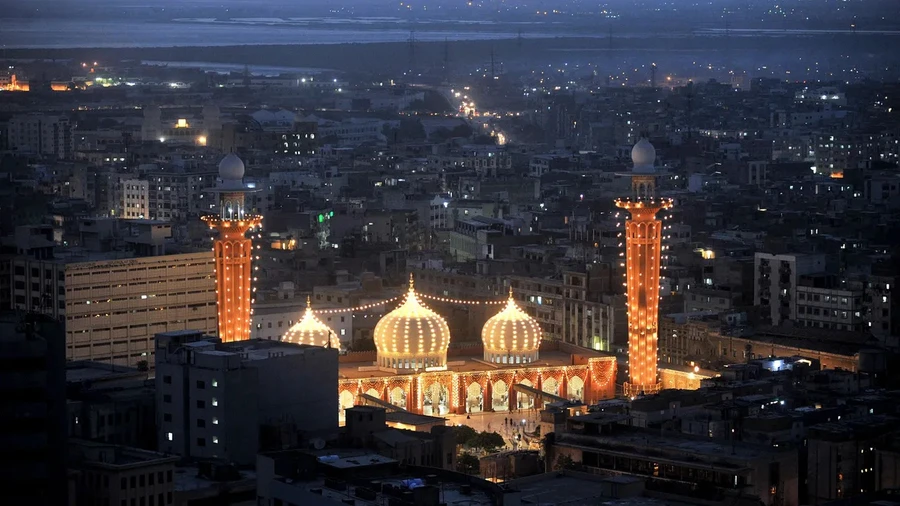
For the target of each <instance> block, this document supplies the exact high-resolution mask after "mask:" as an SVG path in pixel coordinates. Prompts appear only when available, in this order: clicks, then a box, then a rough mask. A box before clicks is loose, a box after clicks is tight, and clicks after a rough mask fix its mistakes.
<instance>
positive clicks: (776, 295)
mask: <svg viewBox="0 0 900 506" xmlns="http://www.w3.org/2000/svg"><path fill="white" fill-rule="evenodd" d="M824 270H825V255H823V254H814V255H807V254H794V253H788V254H783V255H779V254H773V253H762V252H757V253H756V255H755V256H754V280H755V282H754V285H753V305H755V306H761V307H762V308H763V310H764V311H765V312H764V313H763V314H764V315H765V314H766V313H768V316H769V318H770V320H771V323H772V325H779V324H780V323H781V322H783V321H786V320H791V321H796V320H797V286H798V281H799V279H800V276H805V275H809V274H818V273H820V272H824Z"/></svg>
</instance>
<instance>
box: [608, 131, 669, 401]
mask: <svg viewBox="0 0 900 506" xmlns="http://www.w3.org/2000/svg"><path fill="white" fill-rule="evenodd" d="M631 160H632V162H633V163H634V168H633V169H632V172H631V173H629V174H627V176H629V177H631V188H632V193H633V195H632V197H631V198H628V199H619V200H616V206H617V207H621V208H622V209H625V210H627V211H628V212H629V213H630V214H631V218H630V219H628V220H627V221H626V223H625V256H626V266H627V272H626V276H627V285H626V286H627V289H628V297H627V300H628V307H627V311H628V382H626V383H625V395H626V396H628V397H634V396H636V395H641V394H650V393H654V392H657V391H658V390H659V381H658V375H657V360H658V342H657V339H658V336H657V328H658V323H659V265H660V253H661V249H662V247H661V240H662V235H663V234H662V232H663V224H662V221H660V220H659V219H658V218H657V217H656V214H657V213H658V212H659V211H661V210H663V209H669V208H670V207H672V199H662V198H658V197H656V178H657V177H658V176H659V172H657V171H656V169H655V167H654V165H653V164H654V162H655V161H656V149H654V148H653V145H652V144H650V142H649V141H648V140H647V139H645V138H641V140H640V141H638V143H637V144H635V145H634V148H632V150H631Z"/></svg>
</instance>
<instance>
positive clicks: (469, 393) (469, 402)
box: [466, 381, 484, 413]
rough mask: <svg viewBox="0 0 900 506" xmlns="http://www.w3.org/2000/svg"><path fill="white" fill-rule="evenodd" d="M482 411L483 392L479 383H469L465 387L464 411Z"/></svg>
mask: <svg viewBox="0 0 900 506" xmlns="http://www.w3.org/2000/svg"><path fill="white" fill-rule="evenodd" d="M482 411H484V393H483V392H482V391H481V384H480V383H478V382H477V381H476V382H473V383H470V384H469V386H468V387H467V388H466V413H480V412H482Z"/></svg>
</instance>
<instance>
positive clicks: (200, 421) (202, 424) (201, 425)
mask: <svg viewBox="0 0 900 506" xmlns="http://www.w3.org/2000/svg"><path fill="white" fill-rule="evenodd" d="M197 427H199V428H201V429H202V428H204V427H206V420H204V419H203V418H198V419H197Z"/></svg>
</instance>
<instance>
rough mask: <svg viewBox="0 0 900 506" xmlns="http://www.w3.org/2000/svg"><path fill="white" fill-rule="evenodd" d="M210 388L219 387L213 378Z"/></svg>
mask: <svg viewBox="0 0 900 506" xmlns="http://www.w3.org/2000/svg"><path fill="white" fill-rule="evenodd" d="M212 386H213V388H216V387H217V386H219V382H218V381H216V379H215V378H213V380H212Z"/></svg>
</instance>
